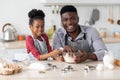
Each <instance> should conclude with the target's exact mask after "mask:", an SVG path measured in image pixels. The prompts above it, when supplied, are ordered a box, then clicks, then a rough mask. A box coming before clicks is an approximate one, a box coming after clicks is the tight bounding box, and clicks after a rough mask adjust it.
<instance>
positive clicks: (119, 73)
mask: <svg viewBox="0 0 120 80" xmlns="http://www.w3.org/2000/svg"><path fill="white" fill-rule="evenodd" d="M40 62H41V63H44V64H45V63H46V64H47V63H51V64H52V65H56V66H57V68H56V69H54V70H53V69H50V70H47V71H44V72H43V73H40V72H39V71H38V70H30V69H28V68H27V67H24V69H23V71H22V72H21V73H18V74H13V75H7V76H6V75H0V79H1V80H120V67H117V66H115V68H114V69H113V70H109V69H106V68H104V70H103V71H97V70H96V69H92V70H90V71H88V72H86V71H84V68H85V65H90V66H95V67H96V66H97V64H99V63H102V62H98V61H89V62H84V63H80V64H68V63H65V62H56V61H40ZM68 65H70V66H72V67H73V71H70V72H62V71H61V70H62V69H63V68H64V67H65V66H68Z"/></svg>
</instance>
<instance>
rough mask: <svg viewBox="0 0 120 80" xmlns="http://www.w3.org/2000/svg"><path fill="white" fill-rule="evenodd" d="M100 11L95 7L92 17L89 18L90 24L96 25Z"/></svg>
mask: <svg viewBox="0 0 120 80" xmlns="http://www.w3.org/2000/svg"><path fill="white" fill-rule="evenodd" d="M99 17H100V11H99V10H98V9H93V11H92V15H91V18H90V20H89V24H90V25H94V24H95V22H96V21H98V20H99Z"/></svg>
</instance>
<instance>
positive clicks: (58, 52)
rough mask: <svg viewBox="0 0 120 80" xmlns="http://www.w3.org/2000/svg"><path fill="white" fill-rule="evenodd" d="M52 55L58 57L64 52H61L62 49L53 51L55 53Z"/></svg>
mask: <svg viewBox="0 0 120 80" xmlns="http://www.w3.org/2000/svg"><path fill="white" fill-rule="evenodd" d="M51 54H52V57H54V56H57V55H59V54H62V50H60V49H55V50H53V51H52V52H51Z"/></svg>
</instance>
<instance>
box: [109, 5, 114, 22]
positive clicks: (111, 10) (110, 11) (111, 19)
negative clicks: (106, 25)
mask: <svg viewBox="0 0 120 80" xmlns="http://www.w3.org/2000/svg"><path fill="white" fill-rule="evenodd" d="M108 22H110V23H111V24H113V23H114V20H113V6H112V8H111V9H110V8H109V18H108Z"/></svg>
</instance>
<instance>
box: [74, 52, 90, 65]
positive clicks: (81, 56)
mask: <svg viewBox="0 0 120 80" xmlns="http://www.w3.org/2000/svg"><path fill="white" fill-rule="evenodd" d="M78 54H79V55H77V56H75V57H74V60H75V63H81V62H84V61H86V60H87V59H88V55H89V54H88V53H87V52H86V51H79V53H78Z"/></svg>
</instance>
